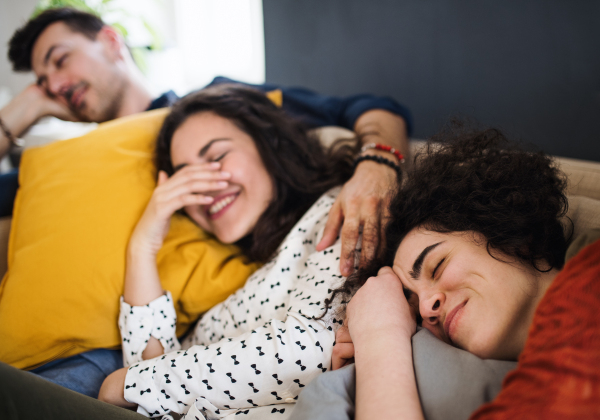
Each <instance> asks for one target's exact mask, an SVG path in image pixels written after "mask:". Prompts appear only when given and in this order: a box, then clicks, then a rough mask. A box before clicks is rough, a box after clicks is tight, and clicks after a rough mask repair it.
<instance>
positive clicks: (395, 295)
mask: <svg viewBox="0 0 600 420" xmlns="http://www.w3.org/2000/svg"><path fill="white" fill-rule="evenodd" d="M345 323H346V324H347V325H348V331H349V333H350V337H351V340H352V341H353V342H354V344H355V345H358V344H359V342H360V343H362V342H365V341H367V340H372V339H375V338H376V337H377V336H379V335H381V334H402V335H405V336H406V338H407V339H410V338H411V337H412V335H413V334H414V333H415V331H416V328H417V323H416V313H415V312H414V310H413V309H411V307H410V305H409V304H408V301H407V300H406V297H405V296H404V291H403V289H402V283H401V282H400V279H399V278H398V276H396V274H395V273H394V271H393V270H392V269H391V268H390V267H383V268H381V269H380V270H379V273H377V276H376V277H371V278H369V279H368V280H367V281H366V283H365V284H364V285H363V286H362V287H361V288H360V289H359V290H358V292H356V294H355V295H354V296H353V297H352V299H351V300H350V303H349V304H348V307H347V308H346V322H345Z"/></svg>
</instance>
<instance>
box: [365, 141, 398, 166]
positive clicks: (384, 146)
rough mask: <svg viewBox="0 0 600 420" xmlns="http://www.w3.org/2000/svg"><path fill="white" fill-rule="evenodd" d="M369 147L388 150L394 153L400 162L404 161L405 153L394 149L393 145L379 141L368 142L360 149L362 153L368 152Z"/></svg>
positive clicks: (383, 150)
mask: <svg viewBox="0 0 600 420" xmlns="http://www.w3.org/2000/svg"><path fill="white" fill-rule="evenodd" d="M369 149H375V150H380V151H382V152H388V153H391V154H393V155H394V156H396V158H397V159H398V161H399V162H400V163H404V155H403V154H402V153H400V152H399V151H398V150H396V149H394V148H393V147H392V146H387V145H385V144H379V143H368V144H365V145H364V146H363V147H362V148H361V149H360V151H361V152H362V153H364V152H366V151H367V150H369Z"/></svg>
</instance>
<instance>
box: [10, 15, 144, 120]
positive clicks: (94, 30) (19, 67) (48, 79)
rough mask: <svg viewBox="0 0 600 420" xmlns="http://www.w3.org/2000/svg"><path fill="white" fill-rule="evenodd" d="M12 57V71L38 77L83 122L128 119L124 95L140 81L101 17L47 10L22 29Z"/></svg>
mask: <svg viewBox="0 0 600 420" xmlns="http://www.w3.org/2000/svg"><path fill="white" fill-rule="evenodd" d="M8 57H9V59H10V61H11V62H12V64H13V70H15V71H33V72H34V73H35V75H36V77H37V83H38V85H39V86H40V87H42V88H43V89H44V90H45V92H46V93H47V94H48V96H49V97H51V98H54V99H55V100H57V101H58V102H60V103H62V104H63V105H64V106H66V107H67V108H69V109H70V110H71V112H72V113H73V114H74V115H75V116H76V117H77V118H78V119H79V120H81V121H95V122H103V121H108V120H112V119H114V118H117V117H120V116H123V115H121V114H123V112H125V110H124V109H123V96H124V95H123V93H124V92H125V90H126V88H127V87H128V86H129V85H130V84H132V83H136V82H137V79H138V78H139V71H138V69H137V68H136V66H135V64H134V62H133V59H132V57H131V54H130V53H129V50H128V49H127V47H126V46H125V43H124V41H123V39H122V37H121V36H120V35H119V34H118V33H117V32H116V30H115V29H114V28H112V27H111V26H109V25H106V24H105V23H104V22H103V21H102V20H101V19H100V18H99V17H98V16H96V15H93V14H90V13H86V12H83V11H80V10H76V9H72V8H68V7H65V8H54V9H48V10H46V11H44V12H42V13H40V14H39V15H37V16H36V17H34V18H33V19H31V20H29V21H27V23H26V24H25V25H23V27H21V28H19V29H17V30H16V31H15V33H14V34H13V36H12V38H11V40H10V42H9V51H8ZM147 106H148V104H145V106H143V107H142V108H141V109H138V110H134V112H141V111H143V110H144V109H145V107H147ZM130 113H131V112H130ZM124 115H127V113H125V114H124Z"/></svg>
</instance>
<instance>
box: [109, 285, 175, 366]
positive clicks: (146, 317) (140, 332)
mask: <svg viewBox="0 0 600 420" xmlns="http://www.w3.org/2000/svg"><path fill="white" fill-rule="evenodd" d="M176 320H177V315H176V313H175V308H174V307H173V299H172V297H171V293H170V292H166V293H165V294H164V295H162V296H160V297H159V298H156V299H155V300H153V301H152V302H150V303H148V304H147V305H144V306H131V305H129V304H128V303H126V302H125V301H124V300H123V297H121V311H120V313H119V330H120V331H121V338H122V341H123V346H122V348H123V364H124V365H125V366H131V365H132V364H134V363H137V362H139V361H141V360H142V352H143V351H144V350H145V349H146V345H147V344H148V340H149V339H150V337H151V336H152V337H154V338H156V339H157V340H159V341H160V343H161V344H162V346H163V348H164V349H165V352H170V351H174V350H179V349H180V348H181V346H180V344H179V341H177V336H176V335H175V321H176Z"/></svg>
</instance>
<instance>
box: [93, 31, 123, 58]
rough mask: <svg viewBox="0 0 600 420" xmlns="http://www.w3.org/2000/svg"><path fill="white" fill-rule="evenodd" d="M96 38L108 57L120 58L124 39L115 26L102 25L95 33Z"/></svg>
mask: <svg viewBox="0 0 600 420" xmlns="http://www.w3.org/2000/svg"><path fill="white" fill-rule="evenodd" d="M96 40H97V41H98V42H100V43H102V45H103V46H104V51H105V53H106V55H107V57H108V58H110V59H112V60H113V61H117V60H122V59H123V58H124V56H123V49H124V48H125V41H124V40H123V37H122V36H121V34H119V32H117V30H116V29H115V28H113V27H112V26H109V25H104V26H103V27H102V29H100V32H98V34H97V35H96Z"/></svg>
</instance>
